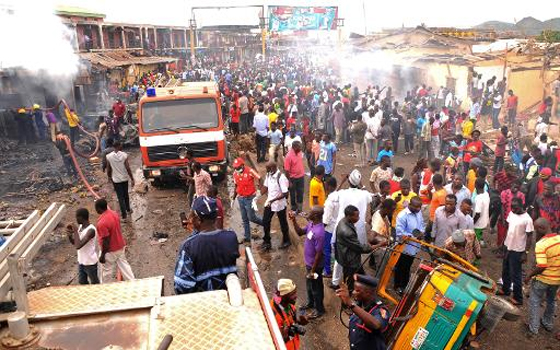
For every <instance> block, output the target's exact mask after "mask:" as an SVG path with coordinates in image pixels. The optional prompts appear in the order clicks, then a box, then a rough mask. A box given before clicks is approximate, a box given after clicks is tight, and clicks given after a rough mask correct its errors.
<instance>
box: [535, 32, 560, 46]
mask: <svg viewBox="0 0 560 350" xmlns="http://www.w3.org/2000/svg"><path fill="white" fill-rule="evenodd" d="M537 40H538V41H540V42H547V43H559V42H560V30H543V31H542V32H541V34H540V35H539V36H538V37H537Z"/></svg>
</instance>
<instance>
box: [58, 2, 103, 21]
mask: <svg viewBox="0 0 560 350" xmlns="http://www.w3.org/2000/svg"><path fill="white" fill-rule="evenodd" d="M55 13H56V14H57V15H59V16H77V17H91V18H105V14H103V13H99V12H94V11H91V10H88V9H84V8H82V7H77V6H64V5H61V6H57V8H56V10H55Z"/></svg>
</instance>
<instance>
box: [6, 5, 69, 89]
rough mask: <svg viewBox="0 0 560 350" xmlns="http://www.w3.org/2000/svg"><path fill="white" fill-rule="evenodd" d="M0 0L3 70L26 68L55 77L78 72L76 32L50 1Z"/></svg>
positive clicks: (34, 72)
mask: <svg viewBox="0 0 560 350" xmlns="http://www.w3.org/2000/svg"><path fill="white" fill-rule="evenodd" d="M0 1H1V2H2V3H0V48H1V49H0V70H2V69H8V68H23V69H25V70H27V71H29V72H31V73H32V74H37V75H41V76H51V77H53V78H55V77H69V76H72V75H74V74H75V73H76V72H77V69H78V62H79V60H78V56H77V55H76V54H75V53H74V48H73V46H72V41H73V40H74V39H75V38H74V37H73V36H74V35H73V32H72V31H71V30H69V28H67V27H66V26H65V25H64V24H63V23H62V21H61V19H60V17H58V16H57V15H56V14H55V6H54V4H53V3H52V2H51V1H50V0H35V1H33V0H0Z"/></svg>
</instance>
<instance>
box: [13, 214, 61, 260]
mask: <svg viewBox="0 0 560 350" xmlns="http://www.w3.org/2000/svg"><path fill="white" fill-rule="evenodd" d="M65 213H66V206H65V205H64V204H62V205H61V206H60V207H59V208H58V210H57V211H56V213H55V214H54V215H53V216H52V218H51V219H50V220H49V221H48V222H47V223H46V224H45V225H44V226H43V229H42V230H41V231H40V232H39V233H37V235H36V236H35V237H32V241H31V242H29V244H28V245H27V247H26V248H25V251H24V252H23V253H22V254H21V257H22V258H24V259H25V260H26V262H29V261H30V260H31V259H33V258H34V257H35V255H36V254H37V252H39V249H41V247H42V246H43V243H45V241H46V240H47V238H48V236H49V235H50V234H51V233H52V231H53V230H54V229H55V228H56V226H57V225H58V223H59V222H60V221H61V220H62V219H63V218H64V214H65Z"/></svg>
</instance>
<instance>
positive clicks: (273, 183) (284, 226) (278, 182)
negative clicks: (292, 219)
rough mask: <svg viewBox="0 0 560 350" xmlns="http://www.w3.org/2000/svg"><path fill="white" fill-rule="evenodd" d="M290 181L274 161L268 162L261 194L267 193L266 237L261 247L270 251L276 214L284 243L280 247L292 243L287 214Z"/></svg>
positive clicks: (265, 211) (265, 212)
mask: <svg viewBox="0 0 560 350" xmlns="http://www.w3.org/2000/svg"><path fill="white" fill-rule="evenodd" d="M289 187H290V182H289V180H288V178H287V177H286V175H284V174H283V173H282V172H280V171H279V170H278V166H277V165H276V163H274V162H273V161H270V162H268V163H267V164H266V177H265V179H264V183H263V185H262V186H261V194H262V195H267V197H266V202H265V204H264V213H263V228H264V237H263V241H264V242H263V244H262V246H261V249H262V250H264V251H268V250H270V249H272V244H271V237H270V223H271V221H272V217H273V216H274V214H276V216H277V217H278V221H279V222H280V230H281V231H282V244H281V245H280V249H285V248H288V247H289V246H290V245H291V243H290V233H289V227H288V220H287V216H286V208H287V206H288V201H287V199H286V198H288V193H289Z"/></svg>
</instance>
